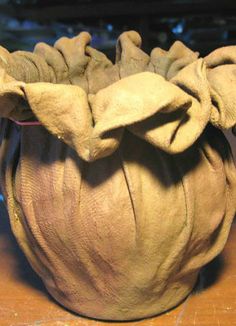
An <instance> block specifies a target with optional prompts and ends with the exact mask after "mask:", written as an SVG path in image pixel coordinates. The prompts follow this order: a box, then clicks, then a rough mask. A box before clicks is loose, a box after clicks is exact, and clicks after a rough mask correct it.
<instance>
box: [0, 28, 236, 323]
mask: <svg viewBox="0 0 236 326" xmlns="http://www.w3.org/2000/svg"><path fill="white" fill-rule="evenodd" d="M89 42H90V36H89V34H87V33H81V34H80V35H79V36H78V37H75V38H73V39H68V38H62V39H60V40H58V41H57V42H56V44H55V45H54V47H50V46H48V45H46V44H43V43H40V44H38V45H37V46H36V47H35V50H34V52H33V53H28V52H22V51H17V52H14V53H11V54H10V53H9V52H8V51H7V50H6V49H4V48H1V49H0V66H1V70H0V73H1V76H0V116H1V117H2V119H1V149H0V161H1V187H2V189H3V192H4V195H5V198H6V203H7V207H8V211H9V215H10V220H11V226H12V230H13V232H14V234H15V236H16V238H17V240H18V242H19V245H20V246H21V248H22V249H23V251H24V253H25V254H26V256H27V258H28V260H29V262H30V264H31V265H32V267H33V268H34V270H35V271H36V272H37V273H38V274H39V275H40V277H41V278H42V279H43V281H44V283H45V285H46V287H47V289H48V291H49V292H50V293H51V294H52V296H53V297H54V298H55V299H56V300H58V301H59V302H60V303H61V304H62V305H65V306H66V307H68V308H69V309H72V310H73V311H75V312H77V313H80V314H83V315H86V316H90V317H95V318H99V319H110V320H131V319H137V318H143V317H148V316H152V315H155V314H158V313H161V312H163V311H166V310H167V309H169V308H171V307H173V306H175V305H176V304H178V303H179V302H181V301H182V300H183V299H184V298H185V297H186V296H187V295H188V294H189V292H190V291H191V289H192V288H193V286H194V284H195V282H196V278H197V275H198V272H199V269H200V268H201V267H202V266H203V265H205V264H206V263H207V262H209V261H210V260H211V259H213V258H214V257H215V256H216V255H217V254H219V252H220V251H221V250H222V248H223V246H224V244H225V241H226V239H227V236H228V233H229V229H230V225H231V223H232V219H233V216H234V214H235V207H236V175H235V167H234V163H233V161H232V157H231V151H230V148H229V145H228V143H227V141H226V140H225V138H224V136H223V134H222V132H221V131H220V130H218V129H217V128H219V129H221V128H231V127H233V126H234V125H235V123H236V91H235V90H236V74H235V67H236V66H235V64H236V47H235V46H232V47H226V48H221V49H218V50H216V51H214V52H213V53H211V54H210V55H208V56H207V57H205V58H199V55H198V53H194V52H192V51H191V50H189V49H188V48H186V47H185V46H184V45H183V44H182V43H180V42H176V43H174V45H173V46H172V47H171V48H170V50H169V51H164V50H162V49H159V48H156V49H154V50H153V51H152V53H151V55H150V56H149V55H147V54H146V53H144V52H143V51H142V50H141V49H140V45H141V39H140V36H139V35H138V34H137V33H136V32H134V31H130V32H126V33H124V34H122V35H121V36H120V38H119V40H118V42H117V53H116V63H115V64H113V63H112V62H110V61H109V60H108V59H107V58H106V56H105V55H104V54H102V53H100V52H99V51H97V50H95V49H93V48H92V47H90V46H89ZM10 119H13V120H35V119H38V120H39V121H40V122H41V123H42V125H41V126H22V127H19V126H17V125H16V124H15V123H14V122H12V121H11V120H10ZM216 127H217V128H216Z"/></svg>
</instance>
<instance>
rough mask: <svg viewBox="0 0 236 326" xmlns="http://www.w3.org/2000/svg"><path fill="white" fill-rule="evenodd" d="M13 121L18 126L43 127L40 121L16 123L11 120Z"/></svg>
mask: <svg viewBox="0 0 236 326" xmlns="http://www.w3.org/2000/svg"><path fill="white" fill-rule="evenodd" d="M10 120H11V121H13V122H15V124H17V125H18V126H40V125H42V124H41V122H39V121H16V120H14V119H10Z"/></svg>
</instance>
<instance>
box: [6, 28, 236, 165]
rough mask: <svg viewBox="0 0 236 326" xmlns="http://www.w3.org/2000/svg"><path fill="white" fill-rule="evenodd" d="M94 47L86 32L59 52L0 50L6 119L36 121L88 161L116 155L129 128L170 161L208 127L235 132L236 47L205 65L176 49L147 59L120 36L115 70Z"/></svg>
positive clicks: (135, 39)
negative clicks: (115, 152)
mask: <svg viewBox="0 0 236 326" xmlns="http://www.w3.org/2000/svg"><path fill="white" fill-rule="evenodd" d="M90 40H91V37H90V35H89V34H88V33H85V32H84V33H81V34H80V35H79V36H77V37H74V38H72V39H68V38H62V39H60V40H58V41H57V42H56V43H55V45H54V47H50V46H48V45H46V44H44V43H40V44H38V45H37V46H36V47H35V51H34V53H33V54H30V53H25V52H21V51H17V52H15V53H13V54H9V53H8V52H7V51H5V50H4V49H1V51H0V57H1V58H2V61H3V62H4V64H3V66H4V67H3V68H2V69H3V71H2V73H1V88H0V96H1V103H0V106H1V108H2V109H1V112H0V114H1V116H2V117H6V118H10V119H14V120H17V119H19V120H24V119H33V118H35V117H37V119H38V120H39V121H40V122H41V123H42V124H43V126H44V127H45V128H47V129H48V131H49V132H50V133H52V134H53V135H55V136H56V137H58V138H60V139H61V140H62V141H64V142H65V143H66V144H68V145H69V146H71V147H72V148H74V149H75V150H76V152H77V153H78V155H79V156H80V157H81V158H83V159H84V160H86V161H93V160H96V159H98V158H102V157H105V156H107V155H110V154H112V153H113V152H114V151H115V150H116V149H117V147H118V146H119V144H120V142H121V140H122V135H123V131H124V129H125V128H127V129H128V130H129V131H130V132H132V133H134V134H135V135H136V136H138V137H141V138H142V139H145V140H146V141H148V142H150V143H151V144H152V145H154V146H156V147H158V148H160V149H162V150H164V151H166V152H168V153H172V154H173V153H180V152H183V151H184V150H186V149H187V148H189V147H190V146H191V145H192V144H193V143H194V142H195V141H196V140H197V139H198V138H199V136H200V135H201V133H202V132H203V130H204V128H205V127H206V125H207V124H208V123H209V122H210V123H212V124H213V125H215V126H217V127H219V128H231V127H233V126H234V125H235V123H236V110H235V105H236V95H235V91H234V90H235V86H236V75H235V71H234V70H235V60H236V55H235V54H234V52H236V50H235V49H236V48H235V47H229V48H222V49H218V50H216V51H214V52H213V53H212V54H210V55H208V56H207V57H206V58H205V59H202V58H198V53H195V52H192V51H191V50H189V49H188V48H187V47H185V46H184V45H183V44H182V43H181V42H176V43H175V44H174V45H173V46H172V47H171V48H170V50H169V51H163V50H161V49H159V48H157V49H154V50H153V51H152V53H151V57H149V56H148V55H147V54H146V53H144V52H143V51H142V50H141V49H140V46H141V38H140V36H139V34H138V33H136V32H134V31H130V32H126V33H123V34H122V35H121V36H120V38H119V40H118V43H117V57H116V64H112V62H111V61H110V60H109V59H107V57H106V56H105V55H104V54H103V53H101V52H99V51H97V50H95V49H93V48H91V47H90V46H89V42H90ZM229 51H230V54H229ZM12 62H14V64H13V67H15V72H14V74H13V73H12V75H14V76H13V77H11V76H10V75H9V74H7V73H8V72H12V71H13V70H12V67H11V63H12ZM16 64H17V66H16ZM23 71H24V73H23ZM19 74H22V76H21V77H22V81H17V80H15V79H16V78H17V79H18V80H19V79H21V78H20V76H19ZM29 76H33V77H29ZM14 77H15V79H14ZM6 110H8V112H6Z"/></svg>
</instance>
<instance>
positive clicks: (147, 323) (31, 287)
mask: <svg viewBox="0 0 236 326" xmlns="http://www.w3.org/2000/svg"><path fill="white" fill-rule="evenodd" d="M0 212H1V215H0V218H1V222H0V289H1V290H0V326H10V325H12V326H24V325H37V326H39V325H45V326H46V325H47V326H48V325H52V326H54V325H55V326H71V325H72V326H77V325H78V326H107V325H111V324H112V325H114V326H115V325H120V326H121V325H122V326H126V325H127V326H179V325H184V326H191V325H196V326H202V325H210V326H220V325H221V326H233V325H236V240H235V238H236V224H234V225H233V227H232V229H231V234H230V237H229V240H228V242H227V245H226V247H225V249H224V251H223V253H222V254H221V255H220V256H219V257H217V258H216V259H215V260H214V261H213V262H212V263H210V264H209V265H208V266H207V267H206V268H205V269H204V271H203V272H202V274H201V277H200V282H199V283H198V285H197V287H196V289H195V291H194V293H192V294H191V295H190V296H189V297H188V298H187V300H186V301H185V302H184V303H182V304H181V305H180V306H179V307H177V308H175V309H174V310H172V311H169V312H167V313H165V314H163V315H161V316H157V317H155V318H151V319H146V320H142V321H135V322H129V323H111V322H107V323H105V322H100V321H94V320H90V319H87V318H84V317H79V316H77V315H74V314H73V313H71V312H69V311H67V310H66V309H64V308H63V307H61V306H60V305H58V304H57V303H56V302H55V301H54V300H53V299H52V298H51V297H50V296H49V295H48V294H47V292H46V290H45V288H44V286H43V284H42V282H41V281H40V279H39V278H38V277H37V276H36V275H35V273H34V272H33V271H32V270H31V268H30V267H29V265H28V263H27V261H26V259H25V258H24V256H23V255H22V253H21V252H20V250H19V248H18V247H17V245H16V242H15V240H14V238H13V236H12V235H11V231H10V227H9V224H8V217H7V214H6V213H5V212H4V209H3V204H2V203H0Z"/></svg>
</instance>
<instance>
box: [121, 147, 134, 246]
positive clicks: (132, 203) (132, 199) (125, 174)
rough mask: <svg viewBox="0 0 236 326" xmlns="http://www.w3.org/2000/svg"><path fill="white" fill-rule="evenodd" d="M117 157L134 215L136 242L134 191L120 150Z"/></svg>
mask: <svg viewBox="0 0 236 326" xmlns="http://www.w3.org/2000/svg"><path fill="white" fill-rule="evenodd" d="M119 157H120V162H121V168H122V171H123V173H124V178H125V182H126V186H127V189H128V193H129V198H130V203H131V207H132V211H133V215H134V222H135V230H136V232H135V241H137V214H136V209H135V199H134V195H133V194H134V191H133V190H132V182H131V178H130V177H129V172H128V168H127V166H126V164H125V162H124V159H123V157H122V153H121V150H119Z"/></svg>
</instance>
